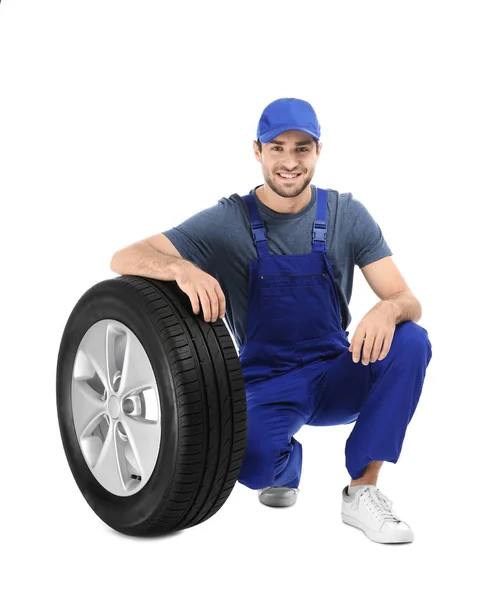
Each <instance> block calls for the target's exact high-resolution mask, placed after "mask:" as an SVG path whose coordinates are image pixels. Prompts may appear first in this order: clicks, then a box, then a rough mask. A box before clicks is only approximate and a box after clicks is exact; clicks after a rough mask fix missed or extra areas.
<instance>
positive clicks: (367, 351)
mask: <svg viewBox="0 0 493 600" xmlns="http://www.w3.org/2000/svg"><path fill="white" fill-rule="evenodd" d="M374 342H375V334H374V333H369V332H366V338H365V343H364V344H363V352H362V355H361V362H362V363H363V364H364V365H365V366H366V365H367V364H368V363H369V362H370V355H371V351H372V349H373V344H374Z"/></svg>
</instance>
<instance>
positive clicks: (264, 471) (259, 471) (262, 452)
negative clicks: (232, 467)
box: [238, 440, 279, 490]
mask: <svg viewBox="0 0 493 600" xmlns="http://www.w3.org/2000/svg"><path fill="white" fill-rule="evenodd" d="M278 456H279V452H278V451H277V449H276V448H274V447H273V446H272V445H271V444H268V443H267V444H265V443H264V445H262V443H261V440H256V443H254V444H253V443H252V444H248V443H247V447H246V450H245V456H244V458H243V463H242V465H241V470H240V474H239V477H238V481H239V482H240V483H242V484H243V485H246V486H247V487H249V488H250V489H252V490H259V489H262V488H265V487H268V486H270V485H272V482H273V480H274V477H275V469H274V467H275V464H276V462H277V461H278Z"/></svg>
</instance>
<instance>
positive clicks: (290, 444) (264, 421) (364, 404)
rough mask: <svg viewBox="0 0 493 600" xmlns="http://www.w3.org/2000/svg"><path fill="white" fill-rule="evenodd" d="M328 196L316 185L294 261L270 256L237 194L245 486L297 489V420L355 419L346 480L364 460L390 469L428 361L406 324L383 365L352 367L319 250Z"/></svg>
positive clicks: (427, 351) (251, 202)
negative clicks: (301, 250)
mask: <svg viewBox="0 0 493 600" xmlns="http://www.w3.org/2000/svg"><path fill="white" fill-rule="evenodd" d="M327 193H328V192H327V191H326V190H323V189H318V188H317V208H316V218H315V222H314V224H313V234H312V238H313V243H312V251H311V252H310V253H309V254H298V255H275V254H270V252H269V248H268V243H267V239H266V230H265V227H264V224H263V222H262V220H261V217H260V213H259V211H258V208H257V205H256V204H255V199H254V198H253V196H251V195H250V194H248V195H246V196H243V199H244V200H245V202H246V204H247V206H248V211H249V215H250V223H251V230H252V235H253V238H254V241H255V245H256V248H257V252H258V258H256V259H254V260H253V261H252V262H251V263H250V273H249V285H248V310H247V331H246V339H245V343H244V345H243V346H242V347H241V349H240V353H239V359H240V363H241V367H242V372H243V376H244V380H245V389H246V401H247V442H246V450H245V456H244V459H243V463H242V466H241V470H240V474H239V478H238V481H239V482H240V483H242V484H243V485H246V486H247V487H249V488H251V489H261V488H264V487H268V486H271V485H282V486H287V487H294V488H297V487H298V486H299V481H300V477H301V466H302V446H301V444H300V443H299V442H298V441H297V440H296V439H295V438H294V437H293V435H294V434H295V433H296V432H297V431H298V430H299V429H300V428H301V427H302V425H305V424H306V425H338V424H345V423H352V422H354V421H356V423H355V425H354V427H353V429H352V431H351V434H350V435H349V437H348V439H347V442H346V447H345V453H346V468H347V470H348V472H349V474H350V476H351V478H352V479H357V478H358V477H361V475H362V474H363V472H364V470H365V467H366V465H367V464H368V463H369V462H371V461H373V460H383V461H388V462H393V463H396V462H397V459H398V458H399V455H400V452H401V447H402V443H403V440H404V435H405V432H406V428H407V425H408V423H409V421H410V420H411V418H412V416H413V414H414V411H415V409H416V406H417V403H418V400H419V397H420V394H421V390H422V386H423V382H424V377H425V371H426V368H427V366H428V363H429V362H430V359H431V343H430V341H429V338H428V332H427V331H426V329H424V328H423V327H421V326H420V325H418V324H416V323H414V322H413V321H405V322H403V323H399V324H398V325H397V326H396V329H395V333H394V337H393V340H392V344H391V347H390V350H389V353H388V354H387V356H386V357H385V358H384V359H383V360H381V361H378V360H377V361H376V362H375V363H371V362H370V363H369V364H368V365H366V366H365V365H363V363H362V362H361V359H360V361H359V362H357V363H354V362H353V360H352V353H351V352H349V350H348V348H349V345H350V343H349V341H348V334H349V332H348V331H344V330H343V329H342V319H341V312H340V306H339V301H338V296H337V290H336V283H335V279H334V275H333V271H332V266H331V264H330V261H329V260H328V258H327V254H326V245H325V242H326V237H327ZM327 458H329V457H327Z"/></svg>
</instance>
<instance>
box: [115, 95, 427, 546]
mask: <svg viewBox="0 0 493 600" xmlns="http://www.w3.org/2000/svg"><path fill="white" fill-rule="evenodd" d="M319 140H320V125H319V122H318V119H317V116H316V113H315V111H314V109H313V107H312V106H311V105H310V104H309V103H308V102H306V101H304V100H299V99H296V98H280V99H278V100H275V101H274V102H272V103H270V104H269V105H268V106H267V107H266V108H265V109H264V111H263V113H262V115H261V117H260V121H259V123H258V129H257V140H256V141H254V143H253V150H254V153H255V157H256V159H257V160H258V161H259V162H260V164H261V166H262V173H263V178H264V183H263V184H262V185H259V186H256V187H255V188H254V189H253V190H251V192H250V193H249V194H246V195H245V196H243V197H241V196H238V195H237V194H233V195H232V196H230V197H229V198H222V199H221V200H219V202H218V203H217V204H216V205H214V206H212V207H210V208H206V209H205V210H203V211H201V212H199V213H197V214H195V215H193V216H192V217H190V218H189V219H187V220H186V221H184V222H183V223H181V224H180V225H178V226H176V227H173V228H171V229H168V230H167V231H164V232H161V233H158V234H157V235H154V236H151V237H150V238H147V239H145V240H142V242H145V252H143V254H142V255H141V256H139V263H140V264H141V265H142V264H147V266H148V267H149V266H150V265H151V264H152V266H153V269H154V270H152V269H151V270H149V268H147V267H146V268H143V271H142V274H145V275H146V276H151V277H156V278H159V279H167V280H175V281H176V282H177V284H178V286H179V287H180V288H181V289H182V290H183V291H184V292H185V293H186V294H187V295H188V296H189V298H190V301H191V304H192V307H193V310H194V312H195V313H196V314H198V313H199V311H200V308H202V311H203V317H204V320H205V321H216V320H217V318H218V317H220V318H224V319H225V321H226V324H227V325H228V328H229V330H230V332H231V333H232V335H233V337H234V339H235V341H236V344H237V348H238V353H239V360H240V363H241V366H242V371H243V375H244V380H245V388H246V400H247V410H248V428H247V432H248V433H247V443H246V451H245V457H244V460H243V463H242V467H241V470H240V474H239V479H238V481H239V482H240V483H242V484H244V485H245V486H247V487H249V488H251V489H255V490H258V497H259V499H260V502H262V503H263V504H266V505H268V506H274V507H281V506H290V505H292V504H294V503H295V501H296V498H297V494H298V492H299V488H298V485H299V482H300V477H301V467H302V446H301V444H300V443H299V442H298V441H297V440H296V439H295V438H294V437H293V436H294V434H295V433H296V432H297V431H299V429H300V428H301V427H302V426H303V425H313V426H324V425H338V424H346V423H353V422H354V423H355V425H354V427H353V429H352V431H351V434H350V435H349V437H348V439H347V442H346V446H345V455H346V468H347V470H348V473H349V475H350V477H351V481H350V484H349V485H347V486H345V487H344V489H343V491H342V510H341V513H342V520H343V521H344V522H345V523H347V524H349V525H352V526H355V527H358V528H360V529H362V530H363V531H364V532H365V533H366V535H367V536H368V537H369V538H370V539H371V540H373V541H375V542H380V543H392V542H412V541H413V539H414V534H413V531H412V529H411V527H410V526H409V525H408V524H407V523H405V522H404V521H402V520H401V519H400V518H399V517H398V516H397V515H396V513H395V511H394V510H393V508H392V502H391V501H390V500H389V499H388V497H387V496H385V495H384V494H383V493H382V492H381V491H380V490H379V489H378V488H377V477H378V472H379V470H380V467H381V466H382V464H383V462H384V461H388V462H393V463H396V462H397V460H398V458H399V455H400V452H401V448H402V444H403V440H404V436H405V433H406V428H407V426H408V424H409V422H410V420H411V418H412V416H413V414H414V411H415V410H416V406H417V404H418V400H419V397H420V395H421V391H422V387H423V382H424V378H425V372H426V368H427V366H428V364H429V362H430V359H431V356H432V347H431V343H430V341H429V337H428V332H427V330H426V329H424V328H423V327H421V326H420V325H418V324H417V323H416V321H418V320H419V319H420V318H421V305H420V303H419V301H418V300H417V299H416V298H415V297H414V295H413V293H412V292H411V290H410V289H409V287H408V286H407V284H406V282H405V280H404V278H403V276H402V275H401V273H400V272H399V270H398V269H397V267H396V266H395V264H394V262H393V260H392V258H391V255H392V252H391V250H390V248H389V246H388V245H387V243H386V241H385V239H384V237H383V235H382V232H381V230H380V227H379V226H378V224H377V223H376V221H375V220H374V219H373V217H372V216H371V215H370V213H369V212H368V211H367V209H366V208H365V207H364V205H363V204H362V203H361V202H359V201H358V200H356V199H354V198H353V197H352V194H350V193H347V194H342V193H341V194H340V193H339V192H337V191H335V190H332V189H322V188H317V187H316V186H315V185H312V184H311V181H312V178H313V175H314V172H315V166H316V164H317V161H318V158H319V156H320V151H321V149H322V143H321V142H320V141H319ZM142 242H138V244H139V245H140V246H139V247H140V248H141V249H142V250H143V249H144V246H143V244H142ZM134 246H135V245H134ZM150 247H151V248H150ZM145 256H147V257H149V260H148V262H147V263H146V261H145V260H144V257H145ZM134 264H135V263H134ZM355 265H358V267H359V268H360V269H361V271H362V273H363V275H364V276H365V279H366V281H367V282H368V284H369V285H370V287H371V289H372V290H373V291H374V292H375V294H376V295H377V296H378V297H379V298H380V299H381V300H380V301H379V302H378V303H377V304H376V305H375V306H374V307H373V308H372V309H371V310H370V311H369V312H368V313H367V314H366V315H365V316H364V317H363V319H362V320H361V322H360V323H359V324H358V326H357V327H356V330H355V332H354V335H353V337H352V339H351V341H349V340H348V334H349V332H348V331H347V327H348V325H349V323H350V321H351V316H350V312H349V309H348V305H349V301H350V299H351V292H352V285H353V272H354V266H355ZM124 271H125V270H124ZM120 272H122V270H121V269H120ZM126 272H128V273H132V274H141V273H140V272H137V271H136V270H135V267H133V268H132V269H127V271H126ZM151 272H152V275H149V273H151ZM122 274H124V273H122Z"/></svg>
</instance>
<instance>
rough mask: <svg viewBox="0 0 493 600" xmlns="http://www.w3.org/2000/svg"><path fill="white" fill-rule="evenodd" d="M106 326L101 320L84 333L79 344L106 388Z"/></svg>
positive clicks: (107, 379)
mask: <svg viewBox="0 0 493 600" xmlns="http://www.w3.org/2000/svg"><path fill="white" fill-rule="evenodd" d="M107 332H108V327H107V325H106V323H104V322H103V321H101V322H100V323H97V324H96V325H95V326H94V327H93V328H92V330H91V331H90V333H89V334H88V335H86V337H85V338H84V340H83V343H82V344H81V348H80V349H81V350H82V352H83V353H84V354H85V356H86V357H87V359H88V360H89V362H90V363H91V365H92V367H93V368H94V370H95V371H96V374H97V376H98V377H99V379H100V380H101V383H102V384H103V386H104V387H105V388H106V389H107V390H108V389H110V386H109V377H108V335H107Z"/></svg>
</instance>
